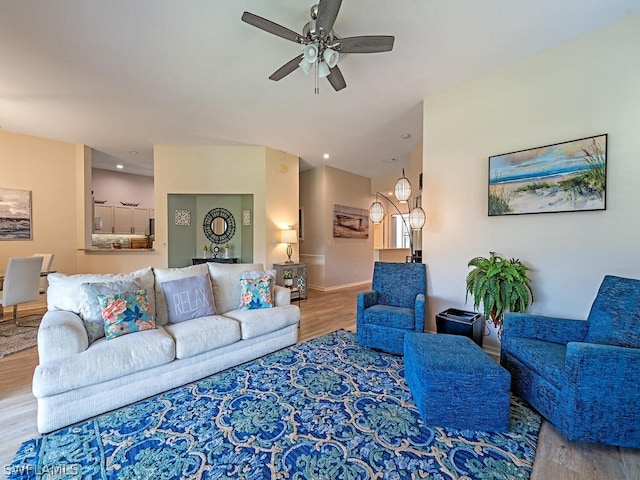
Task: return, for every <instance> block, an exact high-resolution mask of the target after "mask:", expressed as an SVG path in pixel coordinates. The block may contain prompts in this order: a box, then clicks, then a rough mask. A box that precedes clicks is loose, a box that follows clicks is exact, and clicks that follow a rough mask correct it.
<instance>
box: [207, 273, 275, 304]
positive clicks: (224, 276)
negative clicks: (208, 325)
mask: <svg viewBox="0 0 640 480" xmlns="http://www.w3.org/2000/svg"><path fill="white" fill-rule="evenodd" d="M207 267H208V268H209V275H210V276H211V283H212V285H213V298H215V299H216V310H217V312H218V314H220V315H224V314H225V313H226V312H229V311H231V310H235V309H237V308H238V305H240V278H241V277H242V272H244V271H246V270H263V267H262V264H261V263H215V262H208V263H207Z"/></svg>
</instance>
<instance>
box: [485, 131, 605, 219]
mask: <svg viewBox="0 0 640 480" xmlns="http://www.w3.org/2000/svg"><path fill="white" fill-rule="evenodd" d="M607 140H608V134H602V135H595V136H592V137H585V138H580V139H577V140H570V141H567V142H561V143H554V144H551V145H545V146H542V147H536V148H530V149H527V150H519V151H516V152H511V153H504V154H500V155H493V156H490V157H489V181H488V214H489V216H490V217H491V216H502V215H522V214H532V213H559V212H578V211H594V210H606V186H607V182H606V180H607Z"/></svg>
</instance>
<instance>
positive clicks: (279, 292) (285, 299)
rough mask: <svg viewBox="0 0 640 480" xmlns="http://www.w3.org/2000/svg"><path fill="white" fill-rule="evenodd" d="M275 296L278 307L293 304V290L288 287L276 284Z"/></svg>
mask: <svg viewBox="0 0 640 480" xmlns="http://www.w3.org/2000/svg"><path fill="white" fill-rule="evenodd" d="M273 297H274V301H275V306H276V307H281V306H282V305H290V304H291V290H289V289H288V288H287V287H282V286H280V285H276V286H275V287H274V289H273Z"/></svg>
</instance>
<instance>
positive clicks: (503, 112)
mask: <svg viewBox="0 0 640 480" xmlns="http://www.w3.org/2000/svg"><path fill="white" fill-rule="evenodd" d="M639 45H640V15H635V16H633V17H630V18H629V19H627V20H624V21H622V22H620V23H618V24H615V25H613V26H611V27H608V28H606V29H604V30H602V31H599V32H596V33H593V34H590V35H588V36H585V37H582V38H580V39H577V40H575V41H572V42H570V43H567V44H565V45H563V46H560V47H558V48H554V49H552V50H549V51H546V52H544V53H542V54H539V55H536V56H534V57H532V58H531V59H529V60H527V61H524V62H521V63H518V64H516V65H513V66H510V67H508V68H505V69H503V70H500V71H498V72H495V73H492V74H490V75H487V76H485V77H482V78H479V79H477V80H474V81H471V82H469V83H466V84H464V85H461V86H459V87H458V88H455V89H452V90H450V91H447V92H445V93H443V94H441V95H438V96H434V97H430V98H427V99H425V102H424V163H423V166H424V198H423V200H424V208H425V211H426V213H427V223H426V226H425V228H424V239H423V250H424V255H425V260H424V261H425V263H426V264H427V273H428V297H429V305H428V320H429V325H430V327H431V328H432V329H434V328H435V322H434V317H435V315H436V314H437V313H438V312H439V311H442V310H444V309H445V308H447V307H450V306H455V307H462V308H466V309H471V308H472V303H471V300H470V301H469V302H468V303H466V304H465V277H466V274H467V272H468V268H467V262H468V261H469V259H471V258H472V257H475V256H478V255H482V256H487V255H488V254H489V252H490V251H496V252H499V253H501V254H503V255H505V256H507V257H516V258H520V259H521V260H523V261H524V262H525V263H526V264H527V265H530V266H531V267H532V268H533V272H532V275H531V277H532V280H533V290H534V294H535V303H534V305H533V306H532V308H531V309H530V311H531V312H534V313H539V314H545V315H559V316H567V317H571V318H581V319H584V318H586V316H587V314H588V312H589V308H590V305H591V302H592V301H593V298H594V296H595V295H596V292H597V289H598V286H599V284H600V282H601V280H602V277H603V275H605V274H608V273H610V274H617V275H622V276H630V277H635V278H640V255H638V239H639V238H640V215H638V212H637V209H638V205H639V204H640V189H638V185H640V161H638V159H639V158H640V135H639V134H638V132H639V131H640V95H639V94H638V85H640V62H638V61H637V56H638V46H639ZM602 133H608V134H609V145H608V158H607V163H608V166H607V168H608V171H607V210H606V211H597V212H575V213H553V214H540V215H517V216H499V217H488V216H487V175H488V173H487V171H488V157H489V156H491V155H497V154H501V153H507V152H512V151H516V150H521V149H526V148H533V147H537V146H542V145H548V144H552V143H556V142H563V141H568V140H572V139H577V138H582V137H587V136H591V135H598V134H602ZM488 345H489V346H493V347H494V348H495V347H496V346H497V345H498V341H497V338H496V336H495V332H494V333H493V335H492V338H491V339H489V340H488Z"/></svg>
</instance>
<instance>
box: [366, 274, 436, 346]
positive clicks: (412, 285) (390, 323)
mask: <svg viewBox="0 0 640 480" xmlns="http://www.w3.org/2000/svg"><path fill="white" fill-rule="evenodd" d="M371 288H372V290H369V291H368V292H363V293H360V294H358V304H357V311H356V341H357V343H358V344H359V345H363V346H365V347H372V348H377V349H380V350H384V351H386V352H389V353H395V354H398V355H401V354H402V353H403V352H404V335H405V333H407V332H424V303H425V292H426V290H427V273H426V268H425V266H424V264H422V263H391V262H375V264H374V266H373V282H372V285H371Z"/></svg>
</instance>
